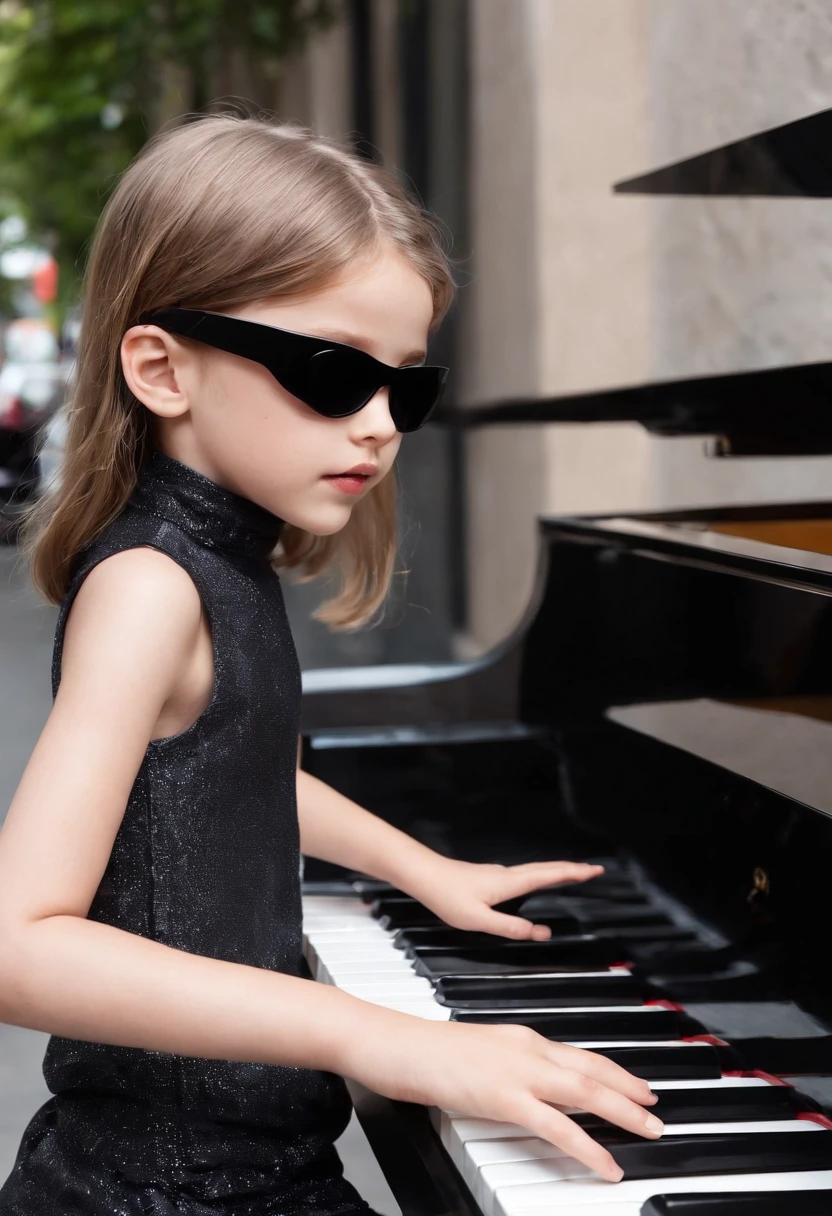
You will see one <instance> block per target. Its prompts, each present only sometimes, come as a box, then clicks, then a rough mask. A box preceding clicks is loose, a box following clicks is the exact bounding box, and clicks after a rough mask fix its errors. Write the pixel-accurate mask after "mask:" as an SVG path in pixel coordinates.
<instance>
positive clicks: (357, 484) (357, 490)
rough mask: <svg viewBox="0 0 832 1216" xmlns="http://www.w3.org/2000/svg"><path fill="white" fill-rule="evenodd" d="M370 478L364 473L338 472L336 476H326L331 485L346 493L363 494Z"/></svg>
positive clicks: (325, 479)
mask: <svg viewBox="0 0 832 1216" xmlns="http://www.w3.org/2000/svg"><path fill="white" fill-rule="evenodd" d="M369 480H370V478H369V477H367V476H365V475H364V474H363V473H336V474H335V475H334V476H333V475H329V476H327V477H325V478H324V481H328V482H329V484H330V485H333V486H335V487H336V489H338V490H341V491H342V492H343V493H344V494H361V493H363V490H364V487H365V486H366V484H367V482H368V481H369Z"/></svg>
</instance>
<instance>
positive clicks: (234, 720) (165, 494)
mask: <svg viewBox="0 0 832 1216" xmlns="http://www.w3.org/2000/svg"><path fill="white" fill-rule="evenodd" d="M281 527H282V521H281V520H280V519H278V518H277V516H275V515H273V514H271V512H269V511H268V510H266V509H264V508H263V507H261V506H259V505H257V504H255V503H253V502H251V501H249V500H248V499H246V498H243V497H241V496H239V495H237V494H235V493H232V492H231V491H230V490H227V489H225V488H223V487H221V486H220V485H218V484H217V483H215V482H214V481H212V480H210V479H209V478H208V477H205V476H204V475H203V474H201V473H199V472H197V471H196V470H194V469H192V468H190V467H189V466H188V465H185V464H182V463H181V462H179V461H177V460H175V459H173V458H172V457H170V456H167V455H166V454H164V453H162V452H159V451H156V452H154V453H153V454H152V456H151V458H150V461H149V463H148V464H147V465H146V466H145V468H144V469H143V471H142V473H141V474H140V477H139V481H138V485H137V486H136V489H135V491H134V493H133V494H132V496H131V498H130V500H129V502H128V503H127V504H126V506H125V507H124V509H123V510H122V512H121V513H120V514H119V516H118V517H117V518H116V519H115V520H114V521H113V523H112V524H110V525H109V527H108V528H106V529H105V531H104V532H103V533H102V534H101V535H100V536H99V537H98V538H97V539H96V540H95V541H93V542H92V544H91V545H90V546H88V548H87V549H86V550H85V551H84V552H83V553H82V554H80V555H79V559H77V561H76V567H75V568H74V570H73V573H72V579H71V585H70V587H69V591H68V594H67V596H66V598H65V600H64V602H63V603H62V605H61V608H60V612H59V616H58V622H57V628H56V633H55V648H54V657H53V671H52V678H53V695H54V693H56V692H57V689H58V683H59V680H60V670H61V651H62V646H63V634H64V628H65V624H66V620H67V615H68V612H69V609H70V606H71V604H72V602H73V599H74V597H75V595H76V593H77V591H78V589H79V588H80V586H81V584H82V582H83V580H84V578H85V577H86V575H87V574H88V573H89V572H90V570H91V569H92V568H93V567H94V566H95V565H96V564H97V563H98V562H100V561H102V560H103V559H104V558H106V557H109V556H110V555H111V554H114V553H116V552H118V551H120V550H123V549H130V548H134V547H136V546H151V547H153V548H155V549H158V550H161V552H163V553H166V554H168V556H169V557H171V558H172V559H173V560H174V561H175V562H177V563H178V564H179V565H180V566H182V567H183V568H184V569H185V570H186V571H187V572H188V574H189V575H190V576H191V578H192V579H193V581H194V583H195V584H196V587H197V589H198V591H199V593H200V596H201V599H202V602H203V604H204V606H205V609H206V611H207V614H208V617H209V620H210V625H211V634H212V643H213V652H214V676H215V679H214V688H213V692H212V695H211V699H210V702H209V704H208V706H207V708H206V709H205V710H204V712H203V713H202V714H201V715H200V717H199V718H198V719H197V720H196V721H195V722H194V723H193V724H192V725H191V726H189V727H188V728H187V729H186V730H183V731H182V732H181V733H179V734H176V735H173V736H170V737H168V738H165V739H159V740H155V741H152V742H151V743H150V744H149V746H148V748H147V751H146V753H145V756H144V759H143V761H142V764H141V767H140V769H139V772H138V774H137V776H136V780H135V783H134V785H133V788H132V791H131V793H130V797H129V800H128V803H127V807H126V810H125V814H124V817H123V820H122V823H121V825H120V827H119V830H118V833H117V836H116V838H115V842H114V845H113V849H112V853H111V856H110V860H109V863H108V865H107V868H106V872H105V873H104V876H103V878H102V880H101V883H100V886H99V888H98V890H97V892H96V894H95V897H94V899H93V902H92V906H91V908H90V911H89V914H88V915H89V919H91V920H97V921H101V922H103V923H105V924H109V925H115V926H116V927H118V928H120V929H124V930H127V931H128V932H130V933H135V934H139V935H141V936H142V937H147V938H150V939H152V940H154V941H158V942H162V943H164V944H165V945H167V946H171V947H174V948H176V949H178V950H185V951H189V952H190V953H192V954H200V955H205V956H209V957H211V958H216V959H224V960H228V961H230V962H236V963H246V964H248V965H250V966H254V967H264V968H266V969H268V970H272V971H280V972H284V973H286V974H289V975H296V976H297V975H308V972H307V971H306V968H305V964H304V961H303V957H302V953H301V903H300V873H299V868H300V850H299V831H298V822H297V809H296V800H295V781H296V778H295V766H296V755H297V741H298V727H299V712H300V671H299V666H298V661H297V656H296V653H295V648H294V645H293V641H292V637H291V633H290V631H289V625H288V621H287V617H286V611H285V608H284V604H283V598H282V593H281V588H280V582H279V579H278V576H277V574H276V572H275V571H274V570H273V569H272V567H271V565H270V563H269V555H270V553H271V552H272V550H273V549H274V547H275V545H276V543H277V541H278V538H279V536H280V531H281ZM43 1072H44V1077H45V1079H46V1083H47V1085H48V1087H49V1089H50V1090H51V1091H52V1093H53V1094H55V1095H57V1098H56V1099H53V1103H56V1104H57V1106H58V1108H59V1109H58V1115H57V1116H56V1118H57V1124H60V1126H61V1128H62V1135H63V1141H62V1145H63V1148H62V1152H63V1153H64V1156H66V1155H67V1153H68V1154H69V1157H70V1158H71V1157H72V1154H73V1152H74V1153H75V1154H76V1164H77V1163H79V1162H80V1161H81V1159H82V1158H84V1159H85V1160H86V1161H87V1162H88V1163H89V1161H90V1160H91V1159H90V1158H89V1154H90V1152H91V1151H92V1152H93V1153H95V1152H98V1153H99V1157H98V1158H96V1160H97V1161H98V1163H99V1164H100V1165H101V1166H102V1168H104V1167H106V1169H107V1170H109V1169H111V1168H115V1167H116V1165H117V1173H118V1176H119V1179H120V1180H122V1181H123V1182H124V1183H125V1184H127V1183H131V1184H133V1185H149V1186H152V1185H159V1186H163V1187H166V1188H168V1190H169V1191H171V1192H173V1193H176V1194H177V1195H190V1196H193V1197H194V1198H199V1199H200V1200H201V1201H203V1202H208V1201H212V1202H213V1201H217V1200H219V1199H223V1200H225V1201H227V1202H228V1203H230V1201H231V1200H232V1199H234V1200H235V1201H239V1202H242V1200H243V1198H244V1197H249V1199H253V1197H254V1196H258V1197H260V1199H259V1201H260V1202H261V1203H265V1199H266V1198H269V1197H272V1198H275V1200H276V1199H277V1198H279V1199H280V1205H279V1206H278V1207H274V1208H273V1207H272V1206H271V1205H270V1204H271V1200H270V1202H269V1205H267V1206H262V1207H261V1206H256V1205H255V1206H252V1207H249V1206H245V1207H239V1208H238V1207H237V1206H229V1207H227V1208H226V1207H223V1209H222V1210H223V1211H226V1210H228V1211H234V1212H235V1213H236V1212H237V1211H238V1210H239V1212H240V1213H242V1212H243V1211H245V1212H246V1213H248V1212H249V1211H251V1212H252V1213H254V1212H257V1213H260V1212H261V1211H262V1212H263V1213H265V1212H269V1213H271V1212H272V1211H275V1212H278V1211H279V1212H281V1213H283V1212H284V1211H285V1212H290V1211H291V1212H294V1211H295V1207H294V1206H292V1204H291V1203H290V1202H289V1199H290V1198H291V1197H292V1196H295V1198H297V1201H298V1203H299V1204H300V1206H298V1207H297V1210H298V1211H312V1210H315V1211H318V1210H320V1211H324V1210H326V1211H333V1212H335V1211H339V1212H340V1211H347V1210H349V1211H353V1210H356V1208H357V1207H358V1206H359V1205H360V1203H361V1201H360V1200H358V1197H357V1196H356V1195H355V1192H354V1191H353V1190H352V1188H349V1187H347V1184H346V1183H343V1182H342V1181H340V1163H338V1161H337V1157H336V1156H335V1153H334V1151H333V1149H332V1143H333V1141H334V1140H335V1139H336V1138H337V1137H338V1136H339V1135H340V1134H341V1132H342V1131H343V1130H344V1128H345V1127H346V1124H347V1122H348V1121H349V1117H350V1112H351V1106H350V1102H349V1098H348V1095H347V1091H346V1087H345V1085H344V1083H343V1081H342V1080H341V1079H340V1078H338V1077H335V1076H333V1075H331V1074H329V1073H322V1072H316V1071H312V1070H308V1069H300V1068H290V1067H283V1066H276V1065H266V1064H259V1063H238V1062H235V1061H222V1060H206V1059H201V1058H197V1057H189V1056H183V1055H174V1054H169V1053H166V1052H158V1051H146V1050H141V1049H137V1048H128V1047H116V1046H110V1045H107V1044H101V1043H89V1042H83V1041H79V1040H70V1039H66V1038H58V1037H52V1038H51V1039H50V1040H49V1043H48V1047H47V1051H46V1056H45V1059H44V1065H43ZM49 1106H50V1103H47V1104H46V1107H49ZM46 1107H44V1108H41V1110H42V1112H43V1111H45V1110H46ZM78 1112H83V1113H82V1114H79V1113H78ZM53 1113H54V1112H53ZM40 1114H41V1112H38V1115H36V1116H35V1120H33V1124H34V1123H36V1121H37V1120H38V1116H39V1115H40ZM61 1119H62V1120H63V1123H61ZM57 1124H56V1126H57ZM96 1129H100V1132H101V1136H102V1137H103V1136H105V1134H106V1145H107V1148H106V1150H105V1149H103V1148H102V1147H101V1145H102V1144H103V1143H104V1142H105V1141H104V1140H101V1139H100V1137H99V1138H97V1132H96ZM40 1130H41V1131H42V1130H43V1129H42V1127H41V1128H40ZM27 1136H28V1137H29V1140H30V1141H31V1140H32V1136H31V1135H30V1134H29V1132H28V1131H27ZM67 1145H69V1146H70V1147H69V1148H68V1149H67V1147H66V1146H67ZM25 1146H26V1141H25V1140H24V1146H23V1147H22V1148H21V1158H23V1160H20V1159H19V1161H18V1167H17V1168H22V1169H24V1170H25V1168H26V1162H25V1155H26V1154H25V1151H24V1150H25ZM91 1146H94V1147H92V1148H91ZM101 1154H103V1155H101ZM79 1168H80V1166H79ZM108 1176H109V1175H108ZM13 1177H14V1175H13ZM98 1181H99V1186H100V1185H101V1180H100V1179H99V1180H98ZM10 1182H11V1180H10ZM313 1184H314V1185H313ZM309 1186H312V1190H313V1191H314V1194H315V1196H318V1198H316V1199H315V1204H314V1205H312V1202H311V1199H310V1196H311V1195H312V1191H309V1190H308V1187H309ZM327 1187H329V1188H330V1190H331V1202H330V1204H329V1206H327V1203H326V1202H325V1200H324V1199H321V1198H320V1196H319V1195H318V1192H319V1191H320V1190H321V1188H323V1190H322V1191H321V1194H323V1195H325V1194H328V1193H329V1192H327ZM298 1188H300V1189H298ZM315 1188H317V1189H315ZM27 1193H28V1192H27ZM301 1193H302V1194H303V1196H305V1197H306V1198H305V1199H304V1200H303V1202H301V1200H300V1198H299V1196H300V1195H301ZM6 1195H7V1190H6V1188H4V1189H3V1191H2V1192H0V1212H5V1211H6V1208H5V1207H4V1206H3V1200H4V1199H5V1198H6ZM116 1197H117V1196H116V1195H113V1199H115V1198H116ZM264 1197H265V1198H264ZM304 1205H305V1206H304ZM8 1210H9V1211H11V1208H9V1209H8ZM14 1210H15V1213H16V1216H18V1213H19V1212H25V1211H27V1210H28V1208H26V1207H25V1206H24V1207H22V1208H19V1209H18V1208H15V1209H14ZM33 1210H34V1209H33ZM71 1210H73V1211H74V1210H75V1209H74V1208H73V1209H71ZM78 1210H79V1211H87V1210H88V1209H87V1208H83V1207H82V1208H79V1209H78ZM89 1210H90V1211H92V1210H95V1211H96V1212H97V1211H98V1210H99V1209H98V1208H97V1207H96V1208H95V1209H93V1208H90V1209H89ZM110 1210H112V1211H116V1210H118V1211H121V1210H122V1209H121V1207H118V1205H117V1204H116V1203H115V1202H113V1206H112V1209H110V1208H107V1211H110ZM125 1210H127V1209H125ZM147 1210H148V1211H149V1210H151V1209H150V1208H148V1209H147ZM178 1210H180V1209H179V1208H177V1211H178ZM182 1210H183V1211H185V1210H187V1211H190V1210H191V1209H189V1208H182ZM211 1210H212V1211H213V1209H211ZM153 1211H155V1208H154V1209H153Z"/></svg>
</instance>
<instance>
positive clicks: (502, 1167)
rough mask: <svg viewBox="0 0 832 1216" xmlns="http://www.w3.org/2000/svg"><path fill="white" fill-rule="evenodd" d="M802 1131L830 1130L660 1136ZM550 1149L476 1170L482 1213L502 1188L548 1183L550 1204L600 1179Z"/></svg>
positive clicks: (749, 1128) (762, 1127) (678, 1130)
mask: <svg viewBox="0 0 832 1216" xmlns="http://www.w3.org/2000/svg"><path fill="white" fill-rule="evenodd" d="M805 1130H809V1131H810V1132H813V1131H814V1132H819V1133H825V1135H827V1136H828V1135H830V1132H828V1131H826V1128H823V1127H819V1126H817V1124H808V1122H805V1121H802V1120H797V1119H794V1120H791V1121H788V1122H770V1124H719V1125H718V1124H687V1125H685V1124H678V1125H676V1126H675V1127H673V1128H670V1127H669V1128H667V1131H665V1133H664V1136H663V1137H662V1139H665V1138H667V1139H669V1138H673V1136H682V1135H685V1133H687V1135H691V1136H707V1135H708V1133H714V1132H719V1133H721V1135H735V1133H736V1135H740V1133H741V1132H758V1133H760V1135H763V1133H766V1132H770V1133H774V1132H783V1131H788V1132H804V1131H805ZM518 1143H521V1142H518ZM536 1143H538V1142H525V1144H524V1147H523V1149H521V1150H519V1152H525V1150H529V1152H530V1145H532V1144H536ZM653 1143H656V1142H653ZM551 1148H552V1152H551V1153H546V1152H545V1150H544V1149H540V1148H538V1149H536V1153H538V1159H527V1160H522V1159H518V1160H516V1161H507V1162H505V1164H496V1165H484V1166H483V1167H482V1169H480V1170H479V1172H478V1173H477V1175H476V1187H474V1192H473V1193H474V1198H476V1199H477V1203H478V1204H479V1205H480V1207H482V1209H483V1212H484V1214H485V1216H491V1214H493V1211H494V1197H495V1195H497V1194H500V1193H501V1190H502V1189H504V1188H505V1189H507V1188H511V1187H530V1186H541V1184H543V1183H550V1184H551V1186H552V1203H555V1200H556V1197H560V1194H561V1190H560V1186H561V1184H562V1183H563V1182H572V1181H580V1180H584V1181H588V1182H594V1181H595V1182H603V1180H602V1178H601V1177H600V1175H597V1173H596V1172H595V1170H591V1169H590V1167H589V1166H586V1165H583V1162H580V1161H577V1160H575V1159H574V1158H572V1156H568V1155H567V1154H566V1153H563V1152H562V1150H560V1149H555V1148H553V1145H552V1147H551ZM463 1176H465V1169H463ZM753 1176H755V1175H752V1177H753ZM746 1177H748V1175H746ZM659 1181H660V1182H663V1183H665V1187H664V1189H667V1180H659ZM675 1189H676V1187H675V1184H674V1190H675ZM653 1193H656V1192H653Z"/></svg>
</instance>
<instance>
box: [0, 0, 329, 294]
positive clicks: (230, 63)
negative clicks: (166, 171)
mask: <svg viewBox="0 0 832 1216" xmlns="http://www.w3.org/2000/svg"><path fill="white" fill-rule="evenodd" d="M340 7H341V0H0V195H2V196H4V197H6V198H9V197H11V198H14V199H16V200H17V207H18V209H19V210H20V211H21V213H22V214H24V215H25V216H26V218H27V220H28V222H29V225H30V231H31V232H32V234H33V236H34V237H36V238H37V239H40V240H42V241H44V242H45V243H47V244H49V245H50V247H52V248H53V249H54V252H55V256H56V257H57V258H58V262H59V265H60V288H59V305H60V311H61V313H63V312H64V311H65V309H66V308H67V307H69V306H71V305H72V304H73V303H74V301H75V299H76V297H77V291H78V285H79V282H80V278H81V275H82V272H83V263H84V257H85V253H86V247H87V245H88V243H89V240H90V237H91V236H92V232H93V229H94V227H95V223H96V220H97V218H98V215H99V212H100V210H101V208H102V206H103V204H104V202H105V200H106V197H107V195H108V193H109V191H110V190H111V189H112V188H113V187H114V186H115V184H116V182H117V180H118V177H119V175H120V174H121V172H122V171H123V170H124V169H125V168H126V167H127V165H128V164H129V162H130V160H131V159H132V158H133V156H134V155H135V154H136V153H137V152H138V151H139V149H140V148H141V147H142V145H143V143H144V142H145V140H146V139H147V138H148V136H149V135H150V134H152V132H153V131H155V130H156V129H157V128H158V127H159V126H160V125H162V124H163V123H165V122H167V121H168V120H170V119H172V118H175V117H176V116H177V115H178V114H182V113H185V112H187V111H192V110H197V109H201V108H202V107H204V106H206V105H208V104H210V103H211V102H212V101H213V100H214V99H215V98H219V97H222V96H223V95H224V94H226V93H228V92H231V93H233V94H235V95H237V96H244V97H246V98H247V99H249V100H250V101H252V102H254V103H255V104H257V105H260V106H264V107H265V108H270V109H273V108H275V104H276V99H275V96H274V95H273V91H272V90H273V86H270V85H269V83H268V82H269V81H270V80H273V79H274V78H275V77H276V76H277V75H278V71H279V64H280V61H281V60H283V59H284V58H285V57H286V56H287V55H288V54H290V53H292V52H293V51H296V50H297V49H298V48H300V47H301V46H302V45H303V43H304V41H305V40H306V39H307V38H308V37H309V36H310V34H311V33H312V32H313V31H314V30H315V29H318V28H322V27H325V26H327V25H329V24H331V23H332V22H333V21H334V20H335V19H336V17H337V15H338V12H339V11H340ZM264 68H271V69H272V70H271V71H269V70H264ZM229 82H231V84H230V86H229Z"/></svg>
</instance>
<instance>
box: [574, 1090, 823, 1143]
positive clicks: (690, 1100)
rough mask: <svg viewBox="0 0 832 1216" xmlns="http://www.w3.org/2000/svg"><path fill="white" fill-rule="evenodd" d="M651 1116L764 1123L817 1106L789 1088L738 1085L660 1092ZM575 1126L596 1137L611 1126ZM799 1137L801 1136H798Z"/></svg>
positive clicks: (598, 1122)
mask: <svg viewBox="0 0 832 1216" xmlns="http://www.w3.org/2000/svg"><path fill="white" fill-rule="evenodd" d="M657 1093H658V1099H659V1100H658V1102H656V1103H655V1105H653V1106H651V1107H650V1113H651V1114H653V1115H656V1117H657V1118H659V1119H661V1121H662V1123H666V1124H668V1125H671V1124H677V1123H763V1122H765V1121H767V1120H772V1119H791V1118H793V1117H794V1116H795V1115H796V1114H797V1113H798V1112H799V1111H802V1110H813V1109H815V1107H816V1103H814V1102H812V1101H810V1100H809V1099H806V1098H804V1097H803V1096H802V1095H801V1094H799V1093H798V1092H797V1091H796V1090H794V1089H792V1088H791V1086H789V1085H736V1086H733V1085H732V1086H731V1087H730V1088H727V1089H706V1088H703V1089H660V1090H658V1091H657ZM573 1118H574V1119H575V1122H576V1123H580V1125H581V1127H583V1128H585V1129H586V1130H587V1131H588V1132H591V1133H593V1134H594V1131H595V1129H597V1128H601V1127H604V1128H609V1127H610V1126H611V1124H609V1123H607V1121H606V1120H605V1119H599V1117H598V1116H597V1115H593V1114H589V1113H583V1114H579V1115H574V1116H573ZM798 1134H800V1133H798Z"/></svg>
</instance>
